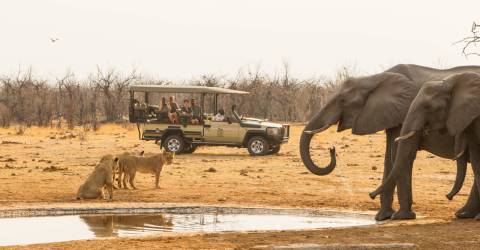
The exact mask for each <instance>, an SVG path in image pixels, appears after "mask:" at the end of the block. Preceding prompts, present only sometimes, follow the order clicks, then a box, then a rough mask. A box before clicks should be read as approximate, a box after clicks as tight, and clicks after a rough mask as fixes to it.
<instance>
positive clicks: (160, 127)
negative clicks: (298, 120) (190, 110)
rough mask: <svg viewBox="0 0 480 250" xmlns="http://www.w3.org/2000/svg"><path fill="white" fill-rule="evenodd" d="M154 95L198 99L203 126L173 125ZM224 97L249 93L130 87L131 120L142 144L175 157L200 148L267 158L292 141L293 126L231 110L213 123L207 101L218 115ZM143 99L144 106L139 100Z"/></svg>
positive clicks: (213, 89) (210, 89)
mask: <svg viewBox="0 0 480 250" xmlns="http://www.w3.org/2000/svg"><path fill="white" fill-rule="evenodd" d="M152 93H160V94H162V93H163V94H164V95H165V96H164V97H166V95H167V94H179V93H181V94H184V95H188V94H190V95H199V96H200V108H201V110H202V111H201V113H202V114H203V115H202V117H201V119H200V122H198V123H197V124H193V123H191V122H190V121H189V120H188V119H183V120H182V119H180V122H179V123H176V124H172V123H171V122H170V121H169V119H168V118H165V114H160V113H159V107H158V106H156V105H151V104H150V103H149V99H150V98H149V97H150V95H152ZM221 94H226V95H232V94H233V95H243V94H248V92H243V91H237V90H231V89H225V88H218V87H203V86H188V87H187V86H171V85H170V86H160V85H134V86H130V103H129V120H130V122H132V123H136V124H137V128H138V132H139V137H140V139H142V140H153V141H155V142H156V143H157V144H159V145H160V147H163V148H164V149H165V150H167V151H170V152H176V153H193V151H195V149H196V148H197V147H198V146H200V145H218V146H232V147H239V148H247V149H248V152H249V153H250V155H253V156H258V155H267V154H274V153H277V152H278V151H280V146H281V144H283V143H286V142H287V141H288V138H289V133H290V126H289V125H281V124H277V123H272V122H268V121H266V120H261V119H254V118H244V117H243V116H239V115H238V114H237V112H236V110H235V105H233V106H232V117H228V119H226V121H212V117H213V114H207V113H205V112H204V110H205V109H204V106H205V105H204V104H205V100H206V97H208V99H210V100H212V101H213V105H212V106H211V107H213V108H212V109H213V112H214V113H216V112H217V99H218V96H219V95H221ZM136 97H141V98H142V99H143V102H140V101H138V100H137V98H136Z"/></svg>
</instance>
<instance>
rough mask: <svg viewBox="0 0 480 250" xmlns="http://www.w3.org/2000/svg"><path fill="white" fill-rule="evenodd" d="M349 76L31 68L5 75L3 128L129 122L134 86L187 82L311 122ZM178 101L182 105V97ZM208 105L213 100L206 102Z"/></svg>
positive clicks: (251, 109)
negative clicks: (185, 75) (85, 73)
mask: <svg viewBox="0 0 480 250" xmlns="http://www.w3.org/2000/svg"><path fill="white" fill-rule="evenodd" d="M347 76H348V70H346V69H343V70H341V71H339V73H338V75H337V77H336V79H333V80H329V79H326V78H315V79H298V78H295V77H293V76H291V75H290V73H289V71H288V67H287V66H285V68H284V72H283V73H282V74H278V75H268V74H265V73H262V72H260V71H258V70H257V71H254V72H251V71H248V72H245V73H239V74H238V75H236V76H235V77H230V78H229V77H220V76H215V75H204V76H201V77H200V78H198V79H192V80H190V81H186V82H182V83H174V82H169V81H164V80H156V79H148V78H145V77H142V76H141V75H139V74H137V73H136V72H135V71H132V72H129V73H128V74H122V73H121V72H117V71H115V70H102V69H100V68H98V69H97V70H96V72H94V73H93V74H91V75H90V76H89V77H88V78H86V79H79V78H77V77H76V76H75V74H73V73H67V74H65V76H63V77H61V78H57V79H56V80H45V79H42V78H41V77H36V76H35V75H34V74H33V73H32V71H31V70H26V71H21V72H18V73H16V74H12V75H8V76H2V77H0V126H2V127H8V126H10V125H11V124H20V125H25V126H31V125H37V126H64V125H66V126H68V127H70V128H73V127H74V126H76V125H87V126H91V127H93V128H96V127H97V124H98V123H100V122H116V121H123V120H124V119H125V117H127V115H128V86H129V85H132V84H160V85H171V84H182V85H196V86H199V85H201V86H218V87H225V88H231V89H237V90H243V91H248V92H250V94H249V95H241V96H232V97H231V98H225V97H224V98H220V100H219V105H221V106H224V107H225V109H227V107H228V106H230V105H231V104H236V105H237V109H238V111H239V112H240V113H241V114H244V115H246V116H251V117H257V118H266V119H269V120H274V121H288V122H302V121H307V120H308V119H309V118H311V117H312V115H314V114H315V113H316V111H318V110H319V109H320V108H321V107H322V105H324V104H325V102H326V100H327V98H328V96H329V94H330V93H331V92H332V90H333V89H334V88H335V86H336V85H337V84H338V83H339V82H341V81H343V80H344V79H345V78H346V77H347ZM177 102H178V103H179V104H181V99H180V98H178V95H177ZM206 103H207V102H206Z"/></svg>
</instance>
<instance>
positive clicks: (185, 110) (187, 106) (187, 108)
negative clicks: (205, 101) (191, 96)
mask: <svg viewBox="0 0 480 250" xmlns="http://www.w3.org/2000/svg"><path fill="white" fill-rule="evenodd" d="M182 115H190V116H191V115H192V108H191V107H190V100H188V99H185V100H183V107H182Z"/></svg>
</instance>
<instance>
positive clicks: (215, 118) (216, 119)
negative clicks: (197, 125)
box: [212, 109, 225, 122]
mask: <svg viewBox="0 0 480 250" xmlns="http://www.w3.org/2000/svg"><path fill="white" fill-rule="evenodd" d="M212 121H214V122H223V121H225V110H223V109H219V110H218V113H217V114H216V115H215V116H213V118H212Z"/></svg>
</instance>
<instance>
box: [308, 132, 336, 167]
mask: <svg viewBox="0 0 480 250" xmlns="http://www.w3.org/2000/svg"><path fill="white" fill-rule="evenodd" d="M313 135H314V133H306V132H305V131H304V132H303V133H302V136H301V137H300V156H301V157H302V161H303V164H305V166H306V167H307V169H308V170H309V171H310V172H312V173H313V174H316V175H328V174H330V173H331V172H332V171H333V170H334V169H335V166H336V165H337V160H336V155H335V147H333V148H330V149H329V150H330V163H329V164H328V165H327V166H325V167H319V166H317V165H316V164H315V163H314V162H313V160H312V157H311V155H310V142H311V140H312V137H313Z"/></svg>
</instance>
